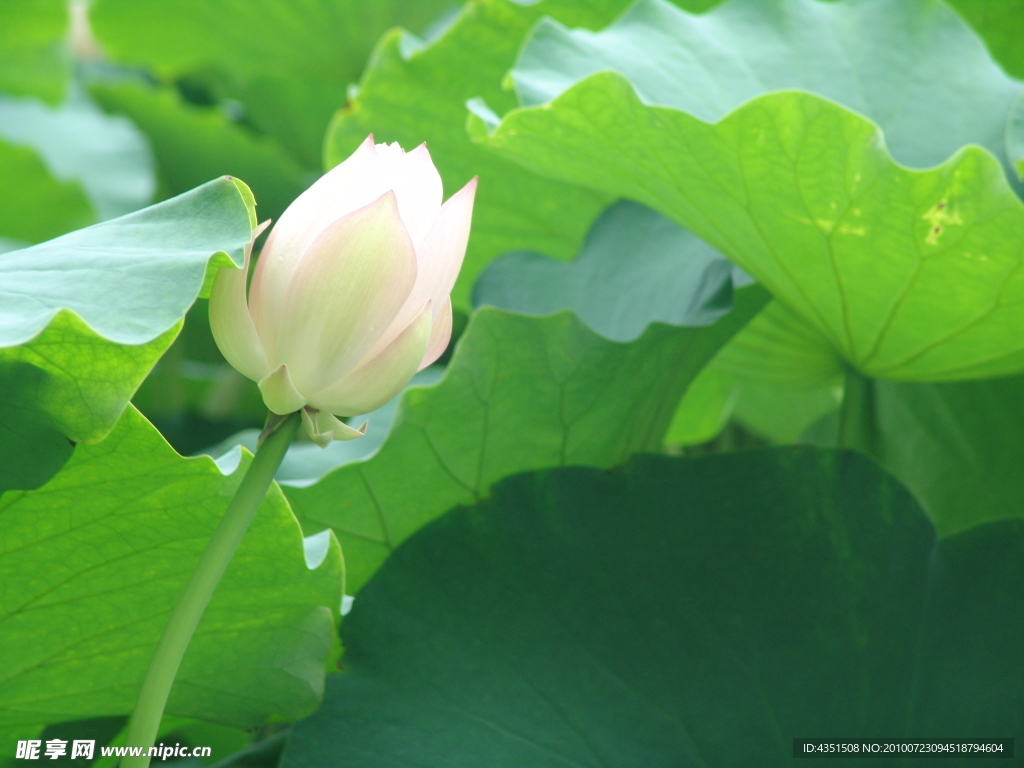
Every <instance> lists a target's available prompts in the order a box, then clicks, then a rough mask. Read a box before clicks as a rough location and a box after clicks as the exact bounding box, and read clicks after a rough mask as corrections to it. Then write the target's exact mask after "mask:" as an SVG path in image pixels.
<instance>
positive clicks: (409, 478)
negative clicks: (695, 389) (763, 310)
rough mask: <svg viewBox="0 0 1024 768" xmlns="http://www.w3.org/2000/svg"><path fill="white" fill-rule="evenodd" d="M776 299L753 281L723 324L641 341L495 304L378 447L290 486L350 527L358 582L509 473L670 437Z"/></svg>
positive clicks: (305, 518)
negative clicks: (706, 377) (712, 364)
mask: <svg viewBox="0 0 1024 768" xmlns="http://www.w3.org/2000/svg"><path fill="white" fill-rule="evenodd" d="M765 298H766V295H765V293H764V291H762V290H761V289H760V288H758V287H757V286H748V287H747V288H744V289H741V290H739V291H737V292H736V294H735V301H736V304H735V308H734V310H733V311H732V312H730V313H729V314H727V315H725V316H724V317H722V318H721V319H719V320H718V322H716V323H715V324H714V325H710V326H704V327H674V326H668V325H664V324H656V325H653V326H651V327H650V328H649V329H648V330H647V331H646V332H645V333H644V334H643V335H642V336H641V337H640V338H639V339H637V340H636V341H634V342H632V343H629V344H620V343H615V342H611V341H608V340H607V339H605V338H603V337H602V336H600V335H598V334H596V333H594V332H593V331H591V330H589V329H588V328H587V327H586V326H585V325H583V323H581V322H580V321H579V320H578V319H577V318H576V317H575V316H573V315H572V314H571V313H569V312H562V313H559V314H556V315H552V316H550V317H544V318H534V317H528V316H524V315H516V314H512V313H508V312H503V311H500V310H497V309H493V308H487V307H485V308H483V309H481V310H479V311H478V312H477V313H476V314H475V315H474V316H473V318H472V320H471V321H470V324H469V327H468V328H467V330H466V332H465V335H464V336H463V337H462V339H461V340H460V342H459V345H458V347H457V349H456V352H455V356H454V357H453V358H452V361H451V362H450V363H449V366H448V371H447V373H446V374H445V377H444V379H442V381H441V382H440V383H439V384H437V385H436V386H434V387H425V388H414V389H411V390H409V391H408V392H407V393H406V394H405V396H404V399H403V400H402V402H401V404H400V405H399V411H398V416H397V417H396V419H395V422H394V424H393V426H392V428H391V432H390V433H389V435H388V438H387V440H386V441H385V442H384V444H383V445H382V446H381V448H380V450H379V451H378V452H377V453H376V454H375V455H373V456H372V457H370V458H369V459H367V460H366V461H362V462H357V463H352V464H347V465H345V466H342V467H339V468H338V469H336V470H334V471H333V472H330V473H328V474H327V475H325V476H324V477H323V478H321V479H320V480H319V481H318V482H316V483H314V484H313V485H309V486H306V487H302V488H294V487H286V488H285V494H286V495H287V497H288V500H289V501H290V502H291V504H292V508H293V509H294V510H295V513H296V515H298V517H299V519H300V520H301V521H302V524H303V527H304V529H305V530H306V532H307V533H312V532H314V531H317V530H321V529H323V528H325V527H330V528H332V529H333V530H334V532H335V533H336V534H337V535H338V538H339V539H340V540H341V542H342V546H343V547H344V548H345V557H346V562H347V565H348V578H349V581H348V584H349V592H350V593H351V594H355V592H356V590H358V589H359V588H360V587H361V586H362V585H363V583H364V582H365V581H366V580H367V579H368V578H369V577H370V576H371V575H372V574H373V572H374V571H375V570H376V569H377V568H378V567H379V566H380V564H381V563H382V562H384V560H385V559H386V558H387V557H388V555H389V554H390V553H391V551H392V550H393V549H394V548H395V547H396V546H397V545H398V544H399V543H401V542H402V541H403V540H405V539H406V538H408V537H409V536H410V535H411V534H412V533H414V532H415V531H416V530H418V529H419V528H420V527H422V526H423V525H424V524H426V523H428V522H429V521H431V520H433V519H434V518H436V517H437V516H438V515H440V514H442V513H443V512H445V511H446V510H448V509H450V508H451V507H453V506H454V505H456V504H469V503H473V502H475V501H478V500H479V499H480V498H482V497H484V496H486V495H487V494H488V492H489V490H490V487H491V485H492V484H493V483H495V482H496V481H498V480H500V479H501V478H502V477H505V476H507V475H510V474H513V473H515V472H522V471H525V470H529V469H538V468H543V467H550V466H560V465H563V464H585V465H590V466H600V467H605V466H614V465H615V464H618V463H621V462H622V461H624V460H625V459H626V458H627V457H628V456H630V454H632V453H635V452H636V451H640V450H655V449H657V448H658V447H659V446H660V445H661V440H662V435H663V434H664V432H665V430H666V429H667V427H668V425H669V421H670V420H671V418H672V414H673V412H674V411H675V408H676V404H677V403H678V402H679V399H680V397H681V396H682V394H683V392H684V391H685V389H686V387H687V385H688V384H689V383H690V381H691V380H692V379H693V377H694V376H696V375H697V373H698V372H699V371H700V369H701V368H702V367H703V366H704V365H705V364H706V363H707V361H708V360H710V359H711V357H712V356H713V355H714V353H715V352H716V351H717V350H718V349H719V347H721V345H722V344H724V343H725V342H726V341H727V340H728V338H729V337H730V336H732V335H733V333H735V332H736V330H737V329H738V328H740V327H742V326H743V324H744V323H746V322H747V321H748V320H749V319H750V317H751V316H753V315H754V314H755V313H756V312H757V310H758V309H760V307H761V306H763V304H764V301H765Z"/></svg>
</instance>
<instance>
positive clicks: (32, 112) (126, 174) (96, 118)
mask: <svg viewBox="0 0 1024 768" xmlns="http://www.w3.org/2000/svg"><path fill="white" fill-rule="evenodd" d="M0 138H2V139H3V140H5V141H8V142H10V143H11V144H14V145H18V146H24V147H30V148H31V149H33V150H35V151H36V152H37V153H38V154H39V156H40V157H41V158H42V159H43V161H44V162H45V163H46V166H47V168H49V169H50V171H51V173H52V174H53V175H54V177H56V178H57V179H61V180H62V181H72V180H74V181H78V182H79V183H80V184H81V186H82V189H83V190H84V191H85V193H86V195H87V196H88V198H89V202H90V203H91V205H92V208H93V210H95V211H96V216H97V217H98V218H99V219H101V220H102V219H112V218H115V217H117V216H123V215H125V214H127V213H131V212H132V211H136V210H138V209H139V208H142V207H143V206H145V205H148V204H149V202H150V201H151V200H152V197H153V191H154V188H155V186H156V180H155V178H154V169H153V158H152V156H151V154H150V151H149V147H148V146H147V144H146V139H145V137H143V135H142V134H141V133H140V132H139V129H138V128H137V127H136V126H135V125H133V124H132V123H131V122H129V121H128V120H125V119H124V118H123V117H109V116H107V115H104V114H103V112H102V111H100V110H99V109H98V108H97V107H96V105H95V104H93V103H92V102H91V101H90V100H89V99H88V98H87V97H86V96H85V95H84V94H83V93H81V92H79V91H77V90H75V91H74V92H73V93H72V94H71V96H69V98H68V99H67V100H65V101H64V103H62V104H61V105H60V106H59V107H49V106H47V105H46V104H44V103H42V102H40V101H38V100H37V99H29V98H21V99H13V98H9V97H5V96H0ZM216 175H217V174H210V175H209V176H205V177H203V178H202V179H199V180H198V182H197V183H202V182H203V181H206V180H208V179H210V178H212V177H213V176H216ZM3 183H4V185H5V186H6V185H7V184H11V185H12V187H13V188H12V189H11V192H10V194H9V195H8V194H5V195H4V198H5V199H7V198H8V197H16V195H17V191H18V179H17V178H16V177H15V178H4V179H3ZM191 186H196V184H193V185H191ZM189 188H191V187H189ZM180 191H182V192H184V191H185V190H180ZM57 205H59V202H58V201H54V203H53V204H52V205H51V206H48V207H47V208H45V209H44V211H43V212H44V213H45V215H46V216H47V218H53V219H57V220H58V221H59V220H60V218H61V211H60V209H59V208H56V206H57ZM55 208H56V209H55ZM73 228H74V227H71V228H69V229H73ZM64 231H67V230H62V231H61V232H59V233H57V234H63V233H64ZM38 239H40V240H45V239H47V238H38Z"/></svg>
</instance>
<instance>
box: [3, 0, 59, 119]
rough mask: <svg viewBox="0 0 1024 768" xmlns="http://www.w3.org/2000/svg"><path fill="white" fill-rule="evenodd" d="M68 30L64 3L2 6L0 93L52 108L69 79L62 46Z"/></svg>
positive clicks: (22, 0) (43, 0) (23, 1)
mask: <svg viewBox="0 0 1024 768" xmlns="http://www.w3.org/2000/svg"><path fill="white" fill-rule="evenodd" d="M67 28H68V4H67V2H66V0H18V1H17V2H8V3H4V7H3V23H2V24H0V92H5V93H10V94H14V95H17V96H38V97H39V98H41V99H44V100H45V101H48V102H50V103H51V104H55V103H57V102H58V101H60V100H61V98H63V96H64V93H65V91H66V90H67V85H68V80H69V79H70V77H71V58H70V56H69V55H68V53H67V51H66V49H65V46H64V36H65V34H66V32H67Z"/></svg>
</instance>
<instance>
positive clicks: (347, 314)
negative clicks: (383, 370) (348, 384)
mask: <svg viewBox="0 0 1024 768" xmlns="http://www.w3.org/2000/svg"><path fill="white" fill-rule="evenodd" d="M415 282H416V254H415V252H414V251H413V246H412V241H410V239H409V234H408V233H407V232H406V231H405V227H404V225H403V224H402V220H401V218H400V217H399V215H398V205H397V202H396V199H395V194H394V192H386V193H384V194H383V195H382V196H381V197H380V198H379V199H378V200H376V201H375V202H373V203H371V204H370V205H368V206H366V207H365V208H361V209H360V210H358V211H355V212H353V213H350V214H349V215H348V216H345V217H344V218H343V219H341V220H340V221H337V222H335V223H334V224H332V225H331V226H329V227H328V228H327V229H326V230H325V231H324V232H323V234H322V235H321V236H320V237H319V238H318V239H317V240H316V241H315V242H314V243H313V244H312V245H311V246H310V247H309V250H308V251H307V252H306V254H305V255H304V256H303V258H302V261H301V262H300V264H299V266H298V268H297V269H296V270H295V273H294V274H293V275H292V278H291V281H290V283H289V285H288V290H287V294H286V297H285V306H286V307H287V312H285V313H284V314H283V315H282V316H280V317H278V318H277V321H278V323H279V326H278V332H277V337H276V340H275V341H276V346H275V347H274V348H271V349H268V350H267V351H268V357H270V358H271V361H272V362H279V363H287V364H288V368H289V370H290V371H291V375H292V380H293V381H294V382H295V386H296V387H298V389H299V391H300V392H318V391H320V390H321V389H323V388H324V387H326V386H327V385H329V384H331V383H332V382H334V381H337V380H338V379H339V378H341V377H342V376H343V375H344V374H345V373H346V372H347V371H348V370H350V369H351V368H353V367H354V366H355V365H356V364H357V363H358V362H359V361H360V360H361V359H363V357H364V355H365V354H366V352H367V351H368V350H369V349H370V347H371V346H373V344H374V342H376V341H377V339H378V337H379V336H380V334H381V333H383V332H384V330H385V329H386V328H387V327H388V326H389V325H390V323H391V321H392V319H393V318H394V316H395V315H396V314H397V313H398V311H399V310H400V309H401V307H402V305H403V304H404V303H405V300H406V298H407V297H408V296H409V291H410V290H412V286H413V285H414V284H415ZM261 338H264V343H265V344H266V339H265V337H262V336H261Z"/></svg>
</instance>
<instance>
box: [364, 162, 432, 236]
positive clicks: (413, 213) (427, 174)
mask: <svg viewBox="0 0 1024 768" xmlns="http://www.w3.org/2000/svg"><path fill="white" fill-rule="evenodd" d="M377 156H378V157H379V158H380V163H381V166H382V167H383V168H384V169H385V173H386V174H387V177H388V179H389V184H390V188H391V189H393V190H394V191H395V194H396V195H397V196H398V211H399V213H401V215H402V221H403V222H404V223H405V227H406V229H408V230H409V237H411V238H412V242H413V244H414V245H415V246H416V247H417V248H418V247H419V245H420V243H421V242H422V241H423V238H424V237H426V235H427V233H428V232H429V231H430V228H431V227H432V226H433V224H434V220H435V219H436V218H437V216H438V213H439V211H440V210H441V199H442V196H443V187H442V185H441V175H440V174H439V173H438V172H437V168H435V167H434V162H433V160H431V159H430V152H428V151H427V145H426V144H420V145H419V146H418V147H416V149H414V150H412V151H411V152H403V151H402V148H401V147H399V146H398V144H378V145H377Z"/></svg>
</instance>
